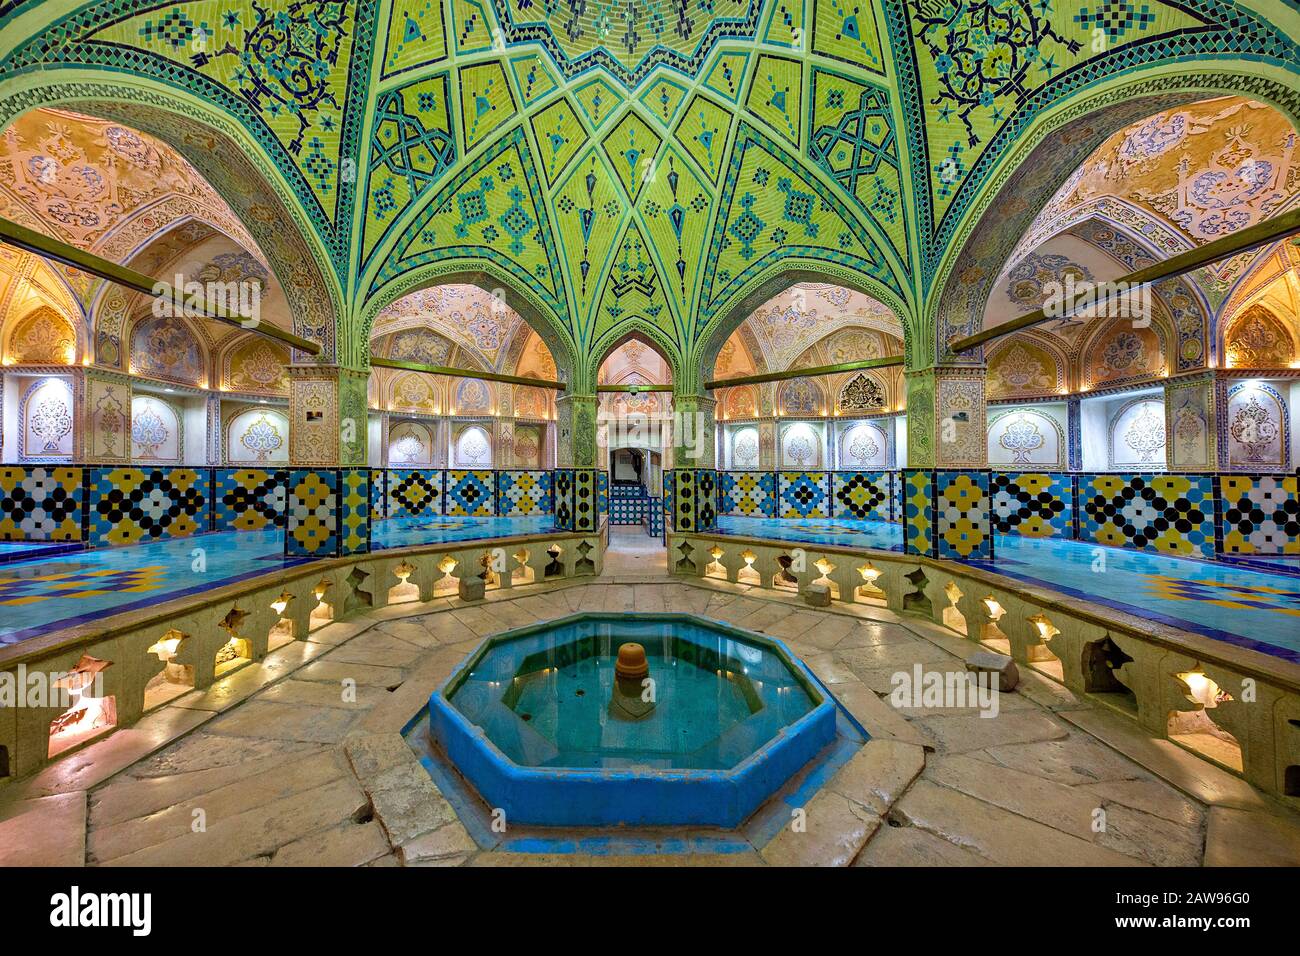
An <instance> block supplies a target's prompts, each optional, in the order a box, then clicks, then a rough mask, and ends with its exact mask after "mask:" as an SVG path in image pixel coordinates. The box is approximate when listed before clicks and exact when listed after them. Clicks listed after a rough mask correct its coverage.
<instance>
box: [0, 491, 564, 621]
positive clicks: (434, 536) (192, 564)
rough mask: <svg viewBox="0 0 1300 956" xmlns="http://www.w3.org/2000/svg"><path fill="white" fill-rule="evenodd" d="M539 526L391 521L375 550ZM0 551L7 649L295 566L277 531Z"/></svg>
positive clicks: (540, 526)
mask: <svg viewBox="0 0 1300 956" xmlns="http://www.w3.org/2000/svg"><path fill="white" fill-rule="evenodd" d="M552 524H553V522H552V519H551V518H550V517H544V518H419V519H416V518H412V519H389V520H386V521H380V522H377V523H376V524H375V525H374V526H373V531H372V540H371V546H372V547H373V548H374V549H375V550H382V549H385V548H397V547H406V546H409V545H418V544H443V543H452V542H459V541H469V540H476V539H480V538H495V537H503V536H507V535H518V534H531V533H535V532H538V531H546V530H548V529H549V528H550V527H552ZM23 548H31V549H39V550H40V551H46V552H47V553H48V550H49V546H48V545H39V544H22V545H21V546H20V547H19V548H15V547H12V546H11V547H9V548H0V557H4V559H5V560H6V562H7V563H4V564H0V644H13V643H17V642H18V641H22V640H26V639H27V638H31V637H36V636H38V635H40V634H46V633H48V632H50V631H55V630H59V629H60V628H65V627H74V626H76V625H78V624H83V623H85V622H88V621H93V620H96V619H98V618H101V617H103V616H104V615H105V614H112V613H118V612H121V611H129V610H134V609H136V608H141V607H148V606H150V605H154V604H159V603H161V602H163V601H169V600H172V599H173V598H178V597H183V596H185V595H188V594H196V593H199V592H202V591H206V590H209V589H211V588H215V587H219V586H221V585H225V584H231V583H233V582H235V581H241V580H244V579H246V578H250V577H256V576H258V575H262V574H269V573H271V572H273V571H277V570H279V569H281V568H285V567H291V566H293V565H297V564H301V563H303V562H304V561H307V560H310V559H308V558H286V557H285V556H284V532H283V531H282V530H280V529H274V528H273V529H270V530H266V531H220V532H214V533H212V534H200V535H194V536H192V537H189V538H173V539H170V540H164V541H148V542H145V543H142V544H135V545H126V546H123V547H120V548H98V549H95V550H92V551H75V552H73V553H70V554H56V555H54V556H52V557H39V556H38V557H35V558H29V559H27V560H14V557H15V556H16V557H17V558H20V559H21V558H22V556H23V555H24V554H25V553H27V552H25V551H23V550H21V549H23Z"/></svg>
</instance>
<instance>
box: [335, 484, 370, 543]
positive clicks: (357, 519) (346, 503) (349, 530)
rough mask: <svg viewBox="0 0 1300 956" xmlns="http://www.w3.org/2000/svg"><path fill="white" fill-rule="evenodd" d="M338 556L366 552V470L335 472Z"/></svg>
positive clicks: (368, 512)
mask: <svg viewBox="0 0 1300 956" xmlns="http://www.w3.org/2000/svg"><path fill="white" fill-rule="evenodd" d="M339 534H340V540H339V554H340V555H348V554H366V553H368V552H369V551H370V469H369V468H344V469H342V470H341V471H340V473H339Z"/></svg>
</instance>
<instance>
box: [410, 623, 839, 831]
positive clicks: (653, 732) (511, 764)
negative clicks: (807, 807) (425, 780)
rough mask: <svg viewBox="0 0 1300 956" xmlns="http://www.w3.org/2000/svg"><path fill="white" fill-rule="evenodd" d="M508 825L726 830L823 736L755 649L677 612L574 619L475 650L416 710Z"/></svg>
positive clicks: (829, 719) (753, 641)
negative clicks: (425, 707)
mask: <svg viewBox="0 0 1300 956" xmlns="http://www.w3.org/2000/svg"><path fill="white" fill-rule="evenodd" d="M429 727H430V733H431V735H432V736H433V739H434V741H435V742H436V743H437V744H438V745H439V746H440V747H441V748H442V749H443V751H444V752H445V753H446V755H447V757H448V758H449V759H450V760H451V762H452V763H453V764H454V765H455V767H456V768H457V769H458V770H459V771H460V773H461V774H462V775H463V776H464V777H465V778H466V779H467V780H468V781H469V782H470V783H471V784H472V785H473V786H474V788H475V789H476V790H477V791H478V793H479V795H480V796H481V797H482V798H483V800H484V801H485V802H486V803H487V804H488V805H489V806H490V807H492V808H494V809H496V808H500V809H501V810H503V811H504V812H505V815H506V819H507V821H510V822H514V823H523V824H531V825H543V826H544V825H556V826H584V825H591V826H608V825H619V824H637V825H664V824H696V825H699V824H712V825H717V826H728V827H732V826H736V825H738V824H739V823H740V822H742V821H743V820H744V819H745V818H746V817H748V816H749V815H750V814H751V813H752V812H753V811H754V810H755V809H757V808H758V806H759V805H760V804H762V802H763V801H764V800H766V799H767V798H768V797H769V796H771V795H772V794H773V793H774V792H775V791H777V790H778V789H780V787H781V786H782V784H784V783H785V782H786V781H787V780H788V779H789V778H790V777H791V776H792V775H793V774H794V773H796V772H797V771H798V770H799V769H800V768H801V767H803V766H804V764H806V763H807V762H808V761H809V760H811V759H812V758H813V757H814V756H816V754H817V753H818V752H819V751H820V750H821V749H822V748H823V747H825V746H827V745H828V744H829V743H830V742H831V741H832V740H833V738H834V736H835V707H834V704H833V703H832V702H831V701H830V700H829V699H828V695H826V694H825V693H824V692H823V691H822V689H821V686H820V685H819V684H818V682H817V681H816V679H815V678H813V677H812V675H811V674H810V673H809V672H808V671H807V670H806V669H805V668H804V666H803V665H802V664H801V663H799V662H798V661H797V660H795V659H794V658H793V657H792V656H790V655H789V654H788V652H787V651H786V650H785V648H784V647H783V646H782V645H781V644H780V643H779V642H778V641H774V640H772V639H770V638H766V637H762V636H760V635H757V634H753V633H750V632H747V631H742V630H740V629H738V628H733V627H729V626H727V625H724V624H720V623H717V622H714V621H707V620H703V619H701V618H696V617H692V616H690V615H685V614H645V615H634V616H629V615H624V614H603V613H591V614H579V615H575V616H573V617H569V618H564V619H562V620H558V621H551V622H547V623H545V624H538V625H534V626H530V627H526V628H522V629H519V630H515V631H510V632H507V633H505V634H501V635H498V636H496V637H492V638H489V639H487V640H486V641H485V642H484V643H483V645H482V646H481V647H480V648H479V649H478V650H477V651H476V652H475V653H474V654H472V655H471V656H470V657H469V658H468V659H467V660H466V661H465V663H464V664H462V665H461V667H460V669H459V670H457V671H456V673H454V674H453V675H452V676H451V677H450V678H449V679H448V681H447V683H446V684H445V686H444V687H443V688H442V689H441V690H440V691H438V692H437V693H435V694H434V695H433V696H432V697H431V699H430V702H429Z"/></svg>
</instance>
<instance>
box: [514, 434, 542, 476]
mask: <svg viewBox="0 0 1300 956" xmlns="http://www.w3.org/2000/svg"><path fill="white" fill-rule="evenodd" d="M545 451H546V435H545V432H544V431H543V427H542V426H541V425H528V424H518V423H516V425H515V432H514V435H513V437H512V438H511V444H510V456H511V459H512V463H513V465H514V467H516V468H544V467H546V465H545V461H544V456H545Z"/></svg>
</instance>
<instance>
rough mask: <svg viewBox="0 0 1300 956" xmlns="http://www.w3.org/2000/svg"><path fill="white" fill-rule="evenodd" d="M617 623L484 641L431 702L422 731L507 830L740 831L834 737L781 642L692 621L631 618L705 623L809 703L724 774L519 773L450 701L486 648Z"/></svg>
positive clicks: (826, 704)
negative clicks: (769, 666)
mask: <svg viewBox="0 0 1300 956" xmlns="http://www.w3.org/2000/svg"><path fill="white" fill-rule="evenodd" d="M583 620H589V621H622V620H628V615H626V614H620V613H617V612H609V611H589V612H583V613H578V614H571V615H569V616H568V617H563V618H557V619H555V620H552V621H543V622H539V623H537V624H530V625H528V626H527V627H522V628H517V629H515V630H511V631H505V632H503V633H501V634H497V635H493V636H492V637H489V638H486V639H485V640H484V641H483V642H482V643H481V644H480V645H479V646H478V648H477V649H476V650H475V651H474V653H472V654H471V655H470V656H469V657H467V658H466V659H465V660H464V661H463V662H462V663H461V664H460V666H459V667H457V668H456V669H455V671H453V672H452V674H451V675H450V676H449V677H448V678H447V680H446V681H444V682H443V684H442V686H441V687H439V688H438V689H437V690H436V691H434V692H433V694H432V695H430V697H429V733H430V735H431V736H432V737H433V739H434V740H435V741H436V742H437V743H438V745H439V746H441V747H442V749H443V750H444V751H445V752H446V754H447V756H448V758H449V759H450V760H451V763H452V764H453V765H454V766H455V767H456V769H457V770H458V771H459V772H460V774H461V775H462V776H463V777H465V779H466V780H468V781H469V782H470V784H471V785H472V786H473V787H474V789H475V790H477V791H478V794H479V797H480V798H481V799H482V800H483V801H484V802H485V803H486V804H487V805H488V806H489V807H490V808H492V809H493V810H496V809H500V810H503V811H504V812H505V819H506V824H507V825H511V824H527V825H530V826H564V827H582V826H717V827H725V828H728V829H734V828H735V827H738V826H740V824H741V823H743V822H744V821H745V820H746V819H748V818H749V816H750V815H751V814H752V813H753V812H754V811H755V810H757V809H758V808H759V807H760V806H761V805H762V804H763V803H764V802H765V801H766V800H767V799H768V798H769V797H771V796H772V795H773V794H774V793H776V792H777V791H778V790H780V789H781V787H782V786H783V785H784V784H785V783H786V782H787V781H788V780H789V779H790V778H791V777H792V776H794V774H796V773H797V772H798V771H799V770H800V769H801V768H803V767H804V765H805V764H807V763H808V762H809V761H810V760H812V758H813V757H815V756H816V755H817V754H818V753H820V752H821V751H822V749H823V748H825V747H826V746H827V745H828V744H830V743H831V741H833V740H834V739H835V713H836V708H835V704H834V702H833V701H832V700H831V699H830V695H829V694H827V693H826V692H824V691H823V689H822V685H821V683H820V682H819V681H818V680H817V679H816V678H815V677H814V676H813V674H812V672H811V671H809V670H808V669H807V667H805V666H804V664H803V662H802V661H800V660H799V659H798V658H797V657H795V656H794V655H793V654H791V653H790V652H789V650H788V649H787V648H786V647H785V645H784V644H782V643H781V642H780V641H778V640H775V639H774V638H770V637H765V636H763V635H761V634H755V633H754V632H752V631H746V630H743V629H741V628H738V627H732V626H731V625H729V624H724V623H722V622H720V621H714V620H711V619H709V618H706V617H700V616H697V615H694V614H681V613H673V612H668V613H659V614H638V615H636V617H635V620H636V621H637V622H638V623H642V622H659V623H682V624H687V623H689V624H697V625H704V626H706V627H707V628H709V629H711V630H715V631H719V632H721V633H723V634H725V635H728V636H731V637H735V638H738V639H740V640H743V641H746V642H749V643H753V644H758V645H762V646H764V647H767V648H768V649H769V650H771V651H774V652H776V653H777V654H779V655H780V656H781V658H782V660H783V661H784V662H785V664H786V666H787V667H789V668H790V670H791V673H792V674H794V676H795V678H796V680H798V681H799V683H800V684H801V685H802V686H803V688H804V690H805V691H806V692H807V693H808V695H809V697H810V698H811V699H812V700H813V702H814V707H813V709H812V710H811V711H809V712H808V713H807V714H804V715H803V716H802V717H800V718H799V719H798V720H797V721H795V722H794V723H792V724H790V725H788V726H787V727H785V728H783V729H782V730H781V731H780V732H778V733H777V735H776V736H775V737H773V738H772V739H771V740H769V741H768V742H767V743H766V744H764V745H763V746H762V747H760V748H759V749H758V750H756V751H754V753H752V754H750V755H749V756H748V757H746V758H745V759H744V760H742V761H741V762H740V763H739V764H737V765H736V766H735V767H732V768H731V769H729V770H593V769H589V768H582V769H565V768H560V767H522V766H520V765H518V764H516V763H515V762H514V761H513V760H511V759H510V758H509V757H507V756H506V755H505V754H503V753H502V752H501V751H500V750H499V749H498V748H497V747H496V745H495V744H493V743H492V741H490V740H489V739H488V738H487V735H486V734H485V733H484V731H483V729H482V728H480V727H478V726H476V725H474V724H472V723H470V721H469V720H468V719H467V718H466V717H465V716H464V715H463V714H461V713H460V711H458V710H457V709H456V708H455V707H454V706H453V705H452V704H451V702H450V701H449V699H448V695H449V694H450V693H451V692H452V691H454V690H455V689H456V688H457V687H458V685H459V683H460V682H461V680H462V679H463V678H464V677H465V676H466V675H468V674H469V672H470V671H471V670H472V669H473V668H474V667H475V665H476V664H477V663H478V661H479V660H480V659H482V657H483V655H484V654H486V653H487V652H488V650H489V649H490V648H492V647H493V646H496V645H499V644H503V643H507V642H509V641H513V640H517V639H519V638H523V637H528V636H530V635H532V634H536V633H538V632H539V631H543V630H549V629H551V628H554V627H559V626H562V625H565V624H572V623H575V622H577V621H583Z"/></svg>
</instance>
